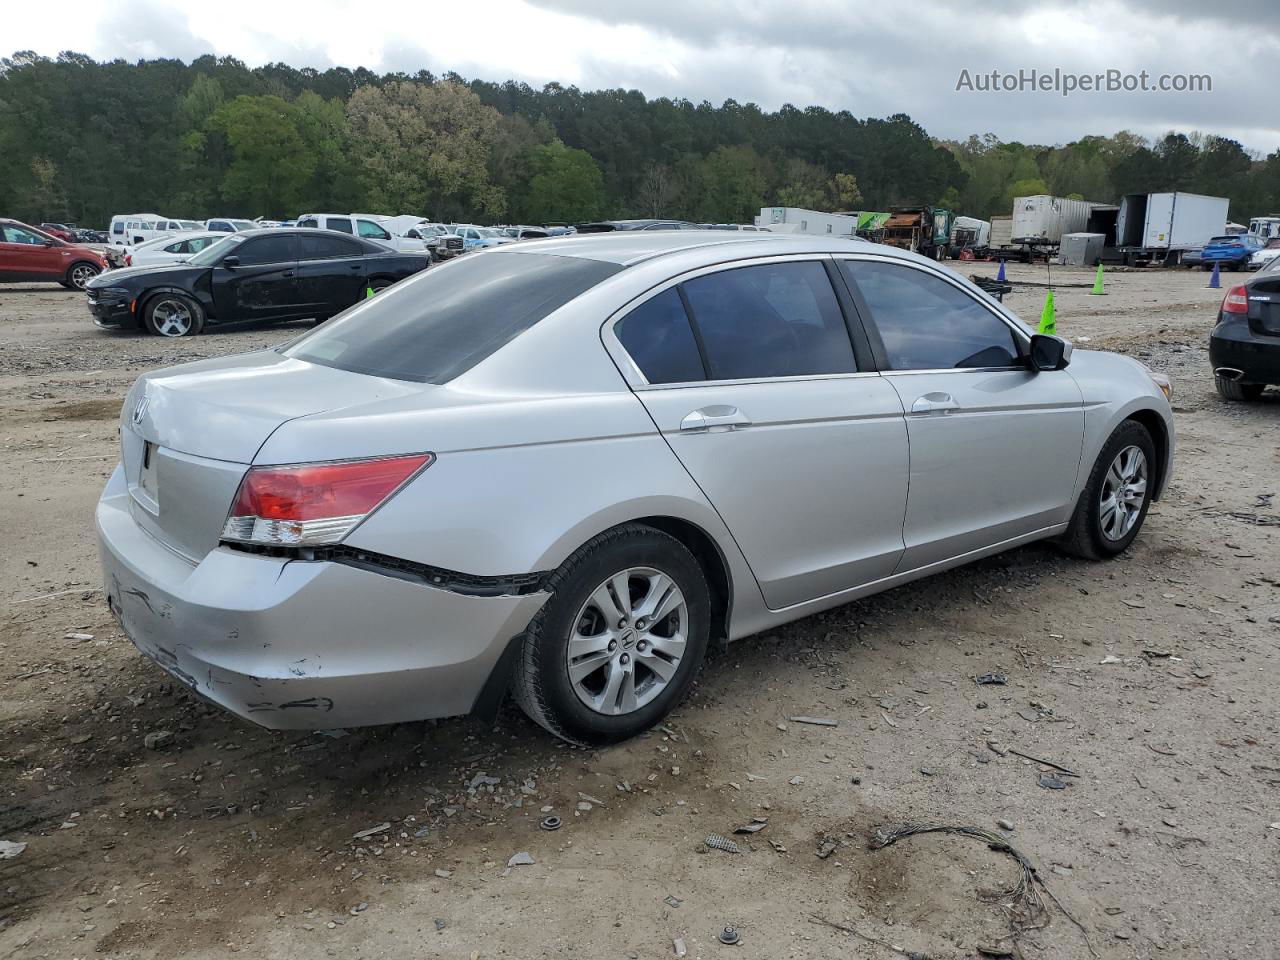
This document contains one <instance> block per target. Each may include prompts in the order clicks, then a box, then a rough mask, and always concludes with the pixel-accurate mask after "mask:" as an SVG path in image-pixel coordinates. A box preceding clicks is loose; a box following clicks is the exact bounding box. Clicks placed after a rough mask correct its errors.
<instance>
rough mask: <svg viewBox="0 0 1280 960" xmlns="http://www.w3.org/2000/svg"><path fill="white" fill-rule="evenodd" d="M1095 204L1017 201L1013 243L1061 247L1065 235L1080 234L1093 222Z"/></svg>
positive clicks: (1041, 197) (1043, 198)
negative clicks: (1091, 215) (1091, 219)
mask: <svg viewBox="0 0 1280 960" xmlns="http://www.w3.org/2000/svg"><path fill="white" fill-rule="evenodd" d="M1096 206H1098V204H1096V203H1094V202H1093V201H1092V200H1070V199H1068V198H1067V197H1051V196H1049V195H1047V194H1039V195H1037V196H1034V197H1014V198H1013V228H1012V229H1013V242H1014V243H1015V244H1018V243H1029V244H1034V245H1036V246H1057V245H1058V244H1059V243H1061V242H1062V235H1063V234H1064V233H1080V232H1081V231H1083V230H1084V228H1085V224H1086V223H1088V221H1089V211H1091V210H1092V209H1093V208H1094V207H1096Z"/></svg>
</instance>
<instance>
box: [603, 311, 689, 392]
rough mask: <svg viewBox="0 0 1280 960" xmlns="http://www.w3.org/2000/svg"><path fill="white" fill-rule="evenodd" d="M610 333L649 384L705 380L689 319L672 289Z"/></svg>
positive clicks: (630, 316)
mask: <svg viewBox="0 0 1280 960" xmlns="http://www.w3.org/2000/svg"><path fill="white" fill-rule="evenodd" d="M613 332H614V334H615V335H616V336H617V338H618V341H619V342H620V343H621V344H622V345H623V347H625V348H626V351H627V353H628V354H629V355H630V356H631V359H632V360H633V361H634V362H635V365H636V366H637V367H639V368H640V372H641V373H643V374H644V376H645V379H646V380H648V381H649V382H650V383H689V382H691V381H697V380H705V379H706V373H705V371H704V370H703V369H702V358H701V357H700V356H699V355H698V344H697V341H695V340H694V339H693V330H692V329H691V328H690V326H689V317H688V315H687V314H686V313H685V311H684V304H683V303H681V302H680V294H678V293H677V292H676V290H675V288H674V287H672V288H671V289H669V290H664V291H662V293H660V294H658V295H657V296H656V297H651V298H650V299H648V300H646V301H645V302H644V303H642V304H640V306H638V307H636V308H635V309H634V310H632V311H631V312H630V313H629V314H627V315H626V316H625V317H623V318H622V319H621V320H619V321H618V323H617V325H616V326H614V328H613Z"/></svg>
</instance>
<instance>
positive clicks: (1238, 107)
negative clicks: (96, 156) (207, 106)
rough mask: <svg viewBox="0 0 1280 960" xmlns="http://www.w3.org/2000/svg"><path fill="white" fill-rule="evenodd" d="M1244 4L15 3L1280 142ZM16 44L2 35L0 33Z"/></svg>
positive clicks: (447, 62) (1017, 118)
mask: <svg viewBox="0 0 1280 960" xmlns="http://www.w3.org/2000/svg"><path fill="white" fill-rule="evenodd" d="M1233 9H1237V10H1238V11H1240V12H1241V13H1242V14H1243V15H1242V16H1232V17H1231V18H1230V19H1222V18H1214V17H1210V16H1206V15H1205V13H1204V11H1203V8H1202V6H1201V5H1200V4H1199V3H1198V2H1195V0H1166V3H1164V4H1162V5H1159V6H1157V7H1154V8H1152V7H1148V6H1145V5H1132V6H1128V5H1125V4H1122V3H1120V2H1118V0H1059V2H1058V3H1056V4H1053V5H1046V4H1039V5H1026V4H1020V3H1015V2H1013V0H996V2H988V3H984V4H982V5H972V4H968V5H963V4H962V5H957V4H955V3H952V2H950V0H927V2H918V3H915V4H911V5H908V4H903V3H896V4H875V5H871V4H858V5H854V4H850V3H848V2H847V0H778V2H766V0H647V2H642V3H636V2H635V0H486V2H484V3H482V4H468V5H450V4H447V3H422V2H420V0H383V2H379V3H376V4H372V3H367V2H365V3H357V2H351V0H305V2H300V0H283V2H272V3H261V2H256V3H250V2H245V0H220V2H219V3H216V4H184V5H172V4H169V3H160V2H158V0H134V2H131V3H128V4H122V5H115V6H113V5H110V4H103V3H101V2H93V3H70V4H64V5H63V6H61V7H58V8H57V9H56V11H55V10H54V9H52V8H40V7H38V6H35V5H32V4H20V5H15V6H14V7H13V9H10V10H6V12H5V25H4V41H3V42H4V43H5V44H6V45H7V46H8V47H9V48H10V49H11V50H20V49H34V50H36V51H37V52H39V53H44V54H48V55H53V54H56V53H57V52H59V51H61V50H67V49H71V50H76V51H79V52H82V53H88V54H90V55H92V56H95V57H98V58H114V57H124V58H126V59H136V58H138V57H156V56H173V57H182V58H183V59H190V58H192V57H194V56H196V55H198V54H200V53H206V52H211V53H215V54H217V55H219V56H234V57H236V58H238V59H240V60H243V61H245V62H246V63H248V64H249V65H251V66H256V65H259V64H262V63H267V62H274V61H283V62H286V63H289V64H292V65H294V66H298V67H303V66H311V67H316V68H318V69H325V68H327V67H330V66H336V65H340V66H346V67H352V68H354V67H358V66H364V67H366V68H368V69H370V70H373V71H374V72H383V71H388V70H403V71H405V72H408V73H413V72H416V71H417V70H419V69H423V68H426V69H429V70H432V71H434V72H436V73H443V72H445V71H448V70H455V71H457V72H458V73H461V74H462V75H463V76H467V77H479V78H483V79H487V80H505V79H508V78H514V79H518V80H524V81H526V82H528V83H530V84H533V85H535V86H540V85H541V84H543V83H547V82H551V81H558V82H560V83H563V84H565V85H569V84H576V85H578V86H580V87H583V88H598V87H617V86H624V87H636V88H639V89H641V90H643V91H644V93H645V94H647V95H648V96H651V97H653V96H671V97H685V98H688V99H690V100H694V101H700V100H704V99H705V100H710V101H712V102H713V103H719V102H721V101H722V100H725V99H727V98H733V99H736V100H738V101H740V102H748V101H754V102H756V103H759V104H760V105H761V106H763V107H765V108H767V109H776V108H777V107H779V106H781V105H782V104H783V103H786V102H790V103H793V104H795V105H797V106H802V107H803V106H807V105H809V104H817V105H821V106H825V107H828V108H830V109H834V110H849V111H850V112H851V113H853V114H854V115H855V116H858V117H866V116H877V117H881V116H888V115H890V114H893V113H908V114H910V115H911V116H912V117H913V118H914V119H916V120H917V121H918V122H920V123H921V124H922V125H923V126H924V127H925V128H926V129H927V130H928V131H929V132H930V133H932V134H934V135H935V136H943V137H963V136H966V135H968V134H969V133H985V132H987V131H990V132H993V133H995V134H997V135H998V136H999V137H1001V138H1002V139H1005V140H1023V141H1027V142H1039V143H1060V142H1066V141H1068V140H1071V139H1075V138H1076V137H1079V136H1082V135H1084V134H1087V133H1099V134H1107V133H1113V132H1115V131H1116V130H1119V129H1122V128H1128V129H1132V130H1136V131H1137V132H1140V133H1143V134H1146V135H1149V136H1158V135H1160V134H1162V133H1163V132H1165V131H1167V130H1169V129H1172V128H1178V129H1183V130H1191V129H1198V130H1201V131H1204V132H1206V133H1219V134H1223V135H1228V136H1234V137H1236V138H1237V139H1240V140H1241V141H1242V142H1243V143H1244V144H1245V146H1246V147H1252V148H1255V149H1260V150H1266V151H1269V150H1274V149H1277V148H1278V147H1280V121H1277V120H1276V119H1275V116H1274V112H1273V111H1268V110H1266V109H1265V106H1266V102H1267V101H1268V100H1269V99H1270V98H1269V85H1268V80H1267V78H1268V77H1269V76H1270V71H1271V69H1272V66H1273V64H1274V63H1276V62H1277V61H1278V60H1280V29H1277V28H1278V27H1280V4H1275V3H1267V2H1262V0H1237V7H1235V8H1233ZM6 52H7V51H6ZM961 67H968V68H969V69H971V70H983V71H990V70H992V69H1000V70H1007V71H1017V70H1018V69H1021V68H1028V69H1029V68H1037V69H1041V70H1045V69H1047V70H1052V69H1053V68H1054V67H1060V68H1062V69H1063V70H1068V71H1075V72H1090V73H1091V72H1095V71H1100V70H1106V69H1108V68H1116V69H1119V70H1123V71H1126V72H1137V71H1139V70H1143V69H1145V70H1148V71H1150V72H1151V73H1153V74H1159V73H1209V74H1211V75H1212V76H1213V91H1212V93H1206V94H1182V95H1179V94H1151V93H1147V94H1140V93H1134V94H1077V95H1075V96H1073V97H1070V98H1066V99H1064V98H1061V97H1058V96H1055V95H1053V94H1047V93H1037V94H1032V93H1015V94H999V95H994V94H976V93H957V92H956V91H955V83H956V79H957V76H958V75H959V71H960V68H961Z"/></svg>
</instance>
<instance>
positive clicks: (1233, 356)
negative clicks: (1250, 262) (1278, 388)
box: [1209, 258, 1280, 400]
mask: <svg viewBox="0 0 1280 960" xmlns="http://www.w3.org/2000/svg"><path fill="white" fill-rule="evenodd" d="M1209 362H1210V363H1211V364H1212V365H1213V380H1214V383H1215V384H1216V385H1217V387H1218V393H1220V394H1222V396H1223V397H1225V398H1226V399H1228V400H1257V399H1258V397H1260V396H1261V395H1262V391H1263V390H1264V389H1266V387H1267V384H1275V385H1280V258H1277V259H1275V260H1272V261H1271V263H1269V264H1268V265H1267V266H1266V267H1264V268H1263V269H1262V270H1260V271H1258V273H1256V274H1255V275H1254V276H1253V277H1251V278H1250V279H1248V280H1246V281H1245V282H1244V283H1242V284H1239V285H1237V286H1233V287H1232V288H1231V289H1230V290H1228V291H1227V295H1226V296H1225V297H1223V299H1222V307H1221V308H1220V309H1219V310H1218V323H1217V325H1216V326H1214V328H1213V332H1212V333H1211V334H1210V335H1209Z"/></svg>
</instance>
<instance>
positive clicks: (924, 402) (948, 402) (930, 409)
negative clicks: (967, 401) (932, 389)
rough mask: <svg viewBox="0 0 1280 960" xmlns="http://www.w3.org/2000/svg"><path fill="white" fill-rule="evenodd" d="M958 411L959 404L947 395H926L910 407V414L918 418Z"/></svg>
mask: <svg viewBox="0 0 1280 960" xmlns="http://www.w3.org/2000/svg"><path fill="white" fill-rule="evenodd" d="M959 409H960V404H958V403H956V402H955V400H953V399H951V394H949V393H926V394H925V395H924V396H923V397H920V398H919V399H917V400H916V402H915V403H913V404H912V405H911V412H912V413H913V414H918V415H920V416H930V415H934V414H945V413H951V412H953V411H955V410H959Z"/></svg>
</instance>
